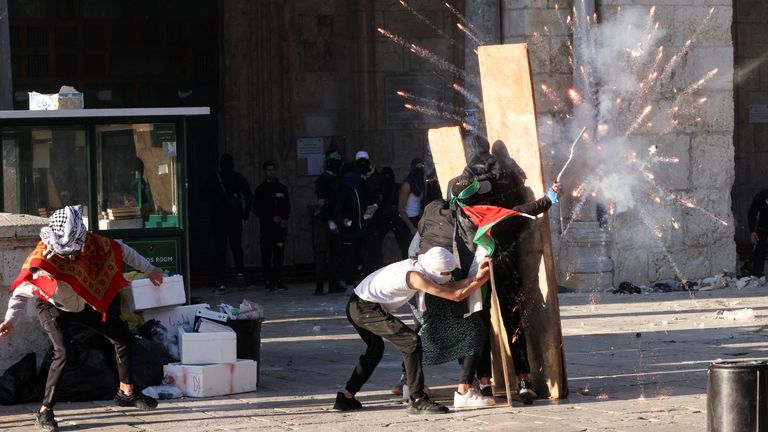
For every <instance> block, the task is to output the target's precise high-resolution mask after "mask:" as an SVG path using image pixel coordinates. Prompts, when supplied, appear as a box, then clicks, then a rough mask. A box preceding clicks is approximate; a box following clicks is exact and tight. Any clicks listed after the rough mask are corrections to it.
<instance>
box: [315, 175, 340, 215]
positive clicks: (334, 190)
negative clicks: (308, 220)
mask: <svg viewBox="0 0 768 432" xmlns="http://www.w3.org/2000/svg"><path fill="white" fill-rule="evenodd" d="M340 189H341V179H340V178H339V176H337V175H335V174H331V173H330V172H328V171H325V172H323V173H322V174H320V176H319V177H318V178H317V179H316V180H315V196H316V197H317V201H318V204H317V209H316V210H315V216H316V217H319V218H321V219H323V220H325V221H329V220H333V216H334V212H335V209H336V200H337V199H338V197H339V190H340Z"/></svg>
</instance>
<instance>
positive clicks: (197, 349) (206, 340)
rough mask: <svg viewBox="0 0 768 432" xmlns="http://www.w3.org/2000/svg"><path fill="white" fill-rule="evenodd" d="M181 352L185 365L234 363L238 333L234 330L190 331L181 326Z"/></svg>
mask: <svg viewBox="0 0 768 432" xmlns="http://www.w3.org/2000/svg"><path fill="white" fill-rule="evenodd" d="M179 353H180V358H181V362H182V363H183V364H185V365H201V364H212V363H234V362H235V361H236V360H237V334H236V333H235V332H234V331H227V332H213V333H190V332H186V331H184V328H183V327H179Z"/></svg>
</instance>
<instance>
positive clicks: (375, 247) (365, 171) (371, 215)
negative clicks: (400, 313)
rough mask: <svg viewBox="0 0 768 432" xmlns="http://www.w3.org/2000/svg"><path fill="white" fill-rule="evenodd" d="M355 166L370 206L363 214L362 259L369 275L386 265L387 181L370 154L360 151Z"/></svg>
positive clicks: (387, 226)
mask: <svg viewBox="0 0 768 432" xmlns="http://www.w3.org/2000/svg"><path fill="white" fill-rule="evenodd" d="M355 165H356V166H357V169H358V170H359V171H360V176H361V180H362V189H363V192H364V193H365V196H366V197H367V199H368V205H367V207H366V208H365V213H364V214H363V221H364V223H363V245H362V250H361V252H362V259H361V263H362V265H363V273H364V274H369V273H372V272H373V271H374V270H377V269H379V268H381V267H382V266H383V265H384V257H383V256H382V250H381V249H382V243H383V242H384V236H386V235H387V231H389V220H387V215H386V214H385V213H386V209H385V208H384V205H385V199H386V198H387V196H386V194H387V192H388V191H387V190H386V186H387V185H386V183H385V182H386V179H385V178H384V176H383V175H382V174H381V173H379V172H378V171H377V170H376V167H375V166H374V165H373V164H372V163H371V161H370V158H369V156H368V153H367V152H365V151H359V152H357V154H355Z"/></svg>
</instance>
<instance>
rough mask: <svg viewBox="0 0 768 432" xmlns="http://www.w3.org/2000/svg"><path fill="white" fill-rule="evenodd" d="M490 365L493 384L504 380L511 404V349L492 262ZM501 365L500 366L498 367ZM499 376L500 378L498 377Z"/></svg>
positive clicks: (512, 379)
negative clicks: (505, 329)
mask: <svg viewBox="0 0 768 432" xmlns="http://www.w3.org/2000/svg"><path fill="white" fill-rule="evenodd" d="M490 312H491V328H490V329H489V331H490V332H491V367H492V369H493V370H492V374H493V378H494V380H493V381H494V382H493V383H494V385H496V386H497V387H501V385H502V383H501V382H500V381H502V380H503V381H504V383H503V385H504V390H505V392H506V396H507V406H512V386H514V385H515V375H513V374H510V369H512V370H514V365H513V364H512V350H511V349H510V347H509V338H507V332H506V331H504V321H503V318H502V317H501V305H500V304H499V294H498V292H497V291H496V279H495V277H494V274H493V263H491V311H490ZM499 366H501V367H499ZM500 378H501V379H500Z"/></svg>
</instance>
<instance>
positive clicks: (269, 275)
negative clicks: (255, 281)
mask: <svg viewBox="0 0 768 432" xmlns="http://www.w3.org/2000/svg"><path fill="white" fill-rule="evenodd" d="M260 226H261V235H260V242H259V245H260V246H261V271H262V273H263V274H264V281H265V282H270V283H277V282H280V278H281V277H282V274H283V262H284V260H285V238H286V229H285V228H283V227H281V226H280V225H278V224H276V223H274V222H272V221H267V220H264V219H262V220H261V224H260Z"/></svg>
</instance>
